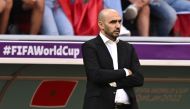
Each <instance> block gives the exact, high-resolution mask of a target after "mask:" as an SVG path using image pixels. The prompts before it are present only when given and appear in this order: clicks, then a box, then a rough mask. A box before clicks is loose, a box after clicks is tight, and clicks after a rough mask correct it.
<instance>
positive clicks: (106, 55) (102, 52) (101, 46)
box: [97, 36, 113, 68]
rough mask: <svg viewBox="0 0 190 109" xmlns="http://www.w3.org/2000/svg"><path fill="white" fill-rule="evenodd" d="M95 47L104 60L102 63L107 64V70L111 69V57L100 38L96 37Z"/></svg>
mask: <svg viewBox="0 0 190 109" xmlns="http://www.w3.org/2000/svg"><path fill="white" fill-rule="evenodd" d="M97 45H98V51H100V56H101V57H102V58H104V61H105V62H106V63H107V65H108V66H109V68H113V60H112V58H111V55H110V53H109V51H108V48H107V47H106V45H105V44H104V42H103V40H102V39H101V37H100V36H97Z"/></svg>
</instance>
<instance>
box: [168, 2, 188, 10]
mask: <svg viewBox="0 0 190 109" xmlns="http://www.w3.org/2000/svg"><path fill="white" fill-rule="evenodd" d="M165 1H166V2H167V3H168V4H169V5H170V6H171V7H172V8H174V9H175V11H176V12H182V11H189V12H190V2H189V1H188V0H165Z"/></svg>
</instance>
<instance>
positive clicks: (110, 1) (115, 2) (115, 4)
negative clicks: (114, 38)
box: [103, 0, 131, 36]
mask: <svg viewBox="0 0 190 109" xmlns="http://www.w3.org/2000/svg"><path fill="white" fill-rule="evenodd" d="M103 2H104V3H103V4H104V8H110V9H115V10H117V12H118V13H119V15H120V16H121V17H122V18H123V12H122V7H121V1H120V0H103ZM130 35H131V32H130V31H129V30H128V29H127V28H126V27H125V26H124V25H121V32H120V36H130Z"/></svg>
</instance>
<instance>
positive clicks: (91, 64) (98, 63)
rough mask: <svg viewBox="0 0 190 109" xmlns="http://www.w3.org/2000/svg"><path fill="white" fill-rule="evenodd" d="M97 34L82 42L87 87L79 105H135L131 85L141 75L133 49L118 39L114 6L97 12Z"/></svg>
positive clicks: (118, 108) (90, 108)
mask: <svg viewBox="0 0 190 109" xmlns="http://www.w3.org/2000/svg"><path fill="white" fill-rule="evenodd" d="M98 26H99V28H100V34H99V35H98V36H97V37H96V38H94V39H92V40H90V41H87V42H85V43H84V44H83V45H82V53H83V61H84V66H85V70H86V75H87V87H86V94H85V98H84V107H83V109H138V106H137V101H136V97H135V93H134V90H133V87H136V86H142V85H143V82H144V78H143V75H142V74H141V73H140V63H139V60H138V57H137V55H136V53H135V49H134V48H133V46H132V45H130V44H128V43H127V42H124V41H121V40H119V39H118V36H119V33H120V26H121V17H120V16H119V13H118V12H117V11H116V10H114V9H103V10H102V11H101V12H100V13H99V16H98Z"/></svg>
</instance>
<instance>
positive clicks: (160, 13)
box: [150, 0, 177, 36]
mask: <svg viewBox="0 0 190 109" xmlns="http://www.w3.org/2000/svg"><path fill="white" fill-rule="evenodd" d="M150 7H151V16H152V22H151V23H152V28H154V29H155V30H152V31H153V32H154V33H153V35H156V36H169V34H170V32H171V30H172V28H173V26H174V24H175V22H176V19H177V16H176V11H175V10H174V9H173V8H172V7H171V6H170V5H169V4H168V3H167V2H166V1H165V0H152V1H151V2H150Z"/></svg>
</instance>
